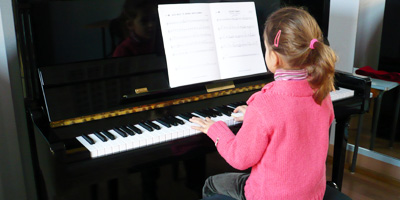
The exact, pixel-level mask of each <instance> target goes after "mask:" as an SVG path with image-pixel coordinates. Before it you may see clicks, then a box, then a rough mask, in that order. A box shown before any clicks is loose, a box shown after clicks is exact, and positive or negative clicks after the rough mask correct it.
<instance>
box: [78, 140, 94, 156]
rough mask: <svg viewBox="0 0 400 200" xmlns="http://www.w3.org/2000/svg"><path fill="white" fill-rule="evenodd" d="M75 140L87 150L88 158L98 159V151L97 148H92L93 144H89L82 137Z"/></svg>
mask: <svg viewBox="0 0 400 200" xmlns="http://www.w3.org/2000/svg"><path fill="white" fill-rule="evenodd" d="M76 139H77V140H78V141H79V142H80V143H82V145H83V146H85V147H86V149H88V150H89V152H90V157H92V158H96V157H98V150H97V148H96V147H95V146H94V145H95V144H96V143H95V144H89V143H88V142H87V141H86V140H85V139H84V138H83V137H82V136H79V137H76Z"/></svg>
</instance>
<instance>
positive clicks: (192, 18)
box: [158, 4, 220, 87]
mask: <svg viewBox="0 0 400 200" xmlns="http://www.w3.org/2000/svg"><path fill="white" fill-rule="evenodd" d="M158 12H159V17H160V23H161V32H162V36H163V41H164V48H165V54H166V59H167V66H168V77H169V82H170V87H178V86H183V85H189V84H194V83H200V82H206V81H211V80H217V79H220V74H219V70H218V59H217V53H216V49H215V41H214V35H213V30H212V23H211V18H210V9H209V5H208V4H165V5H159V7H158Z"/></svg>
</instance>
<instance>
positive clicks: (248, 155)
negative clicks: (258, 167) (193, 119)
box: [207, 105, 268, 170]
mask: <svg viewBox="0 0 400 200" xmlns="http://www.w3.org/2000/svg"><path fill="white" fill-rule="evenodd" d="M260 119H262V118H261V116H260V114H259V112H258V111H257V110H256V108H254V106H251V105H249V106H248V107H247V110H246V113H245V116H244V120H243V124H242V127H241V128H240V130H239V131H238V133H237V134H236V136H235V135H234V134H233V133H232V131H231V130H230V129H229V127H228V126H227V125H226V124H225V123H224V122H222V121H219V122H217V123H214V124H213V125H212V126H211V127H210V129H209V130H208V134H207V135H208V136H209V137H210V138H211V139H212V140H213V141H214V142H215V143H216V146H217V150H218V152H219V153H220V155H221V156H222V157H223V158H224V159H225V160H226V161H227V162H228V163H229V164H230V165H231V166H232V167H234V168H236V169H239V170H245V169H247V168H250V167H252V166H254V165H255V164H257V163H258V162H259V161H260V160H261V158H262V155H263V154H264V152H265V150H266V148H267V145H268V135H267V131H266V130H265V128H264V127H265V126H263V123H262V121H261V120H260Z"/></svg>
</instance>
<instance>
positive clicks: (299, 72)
mask: <svg viewBox="0 0 400 200" xmlns="http://www.w3.org/2000/svg"><path fill="white" fill-rule="evenodd" d="M307 77H308V73H307V70H306V69H295V70H287V69H276V71H275V74H274V78H275V80H276V81H280V80H284V81H289V80H295V81H298V80H304V79H306V78H307Z"/></svg>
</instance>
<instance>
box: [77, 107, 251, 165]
mask: <svg viewBox="0 0 400 200" xmlns="http://www.w3.org/2000/svg"><path fill="white" fill-rule="evenodd" d="M244 103H245V102H240V103H235V104H230V105H227V106H219V107H217V108H214V109H204V110H201V111H196V112H193V113H186V114H181V115H178V116H169V117H164V118H162V119H156V120H153V121H145V122H140V123H138V124H134V125H126V126H122V127H115V128H113V129H109V130H102V131H98V132H93V133H90V134H83V135H82V136H78V137H76V139H77V140H78V141H79V142H80V143H81V144H82V145H83V146H85V147H86V149H88V150H89V152H90V155H91V157H92V158H97V157H102V156H107V155H111V154H117V153H120V152H124V151H129V150H133V149H137V148H142V147H146V146H150V145H155V144H158V143H163V142H168V141H171V140H177V139H180V138H184V137H188V136H192V135H196V134H200V133H201V132H199V131H197V130H194V129H192V128H191V126H198V125H197V124H194V123H192V122H189V119H190V118H191V117H193V116H196V117H200V118H203V119H204V118H205V117H210V118H211V119H212V120H214V121H224V122H225V123H226V124H227V125H228V126H233V125H236V124H238V123H240V122H236V121H235V120H234V118H233V115H234V116H241V115H242V114H241V113H233V109H234V108H236V107H237V106H239V105H243V104H244Z"/></svg>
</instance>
